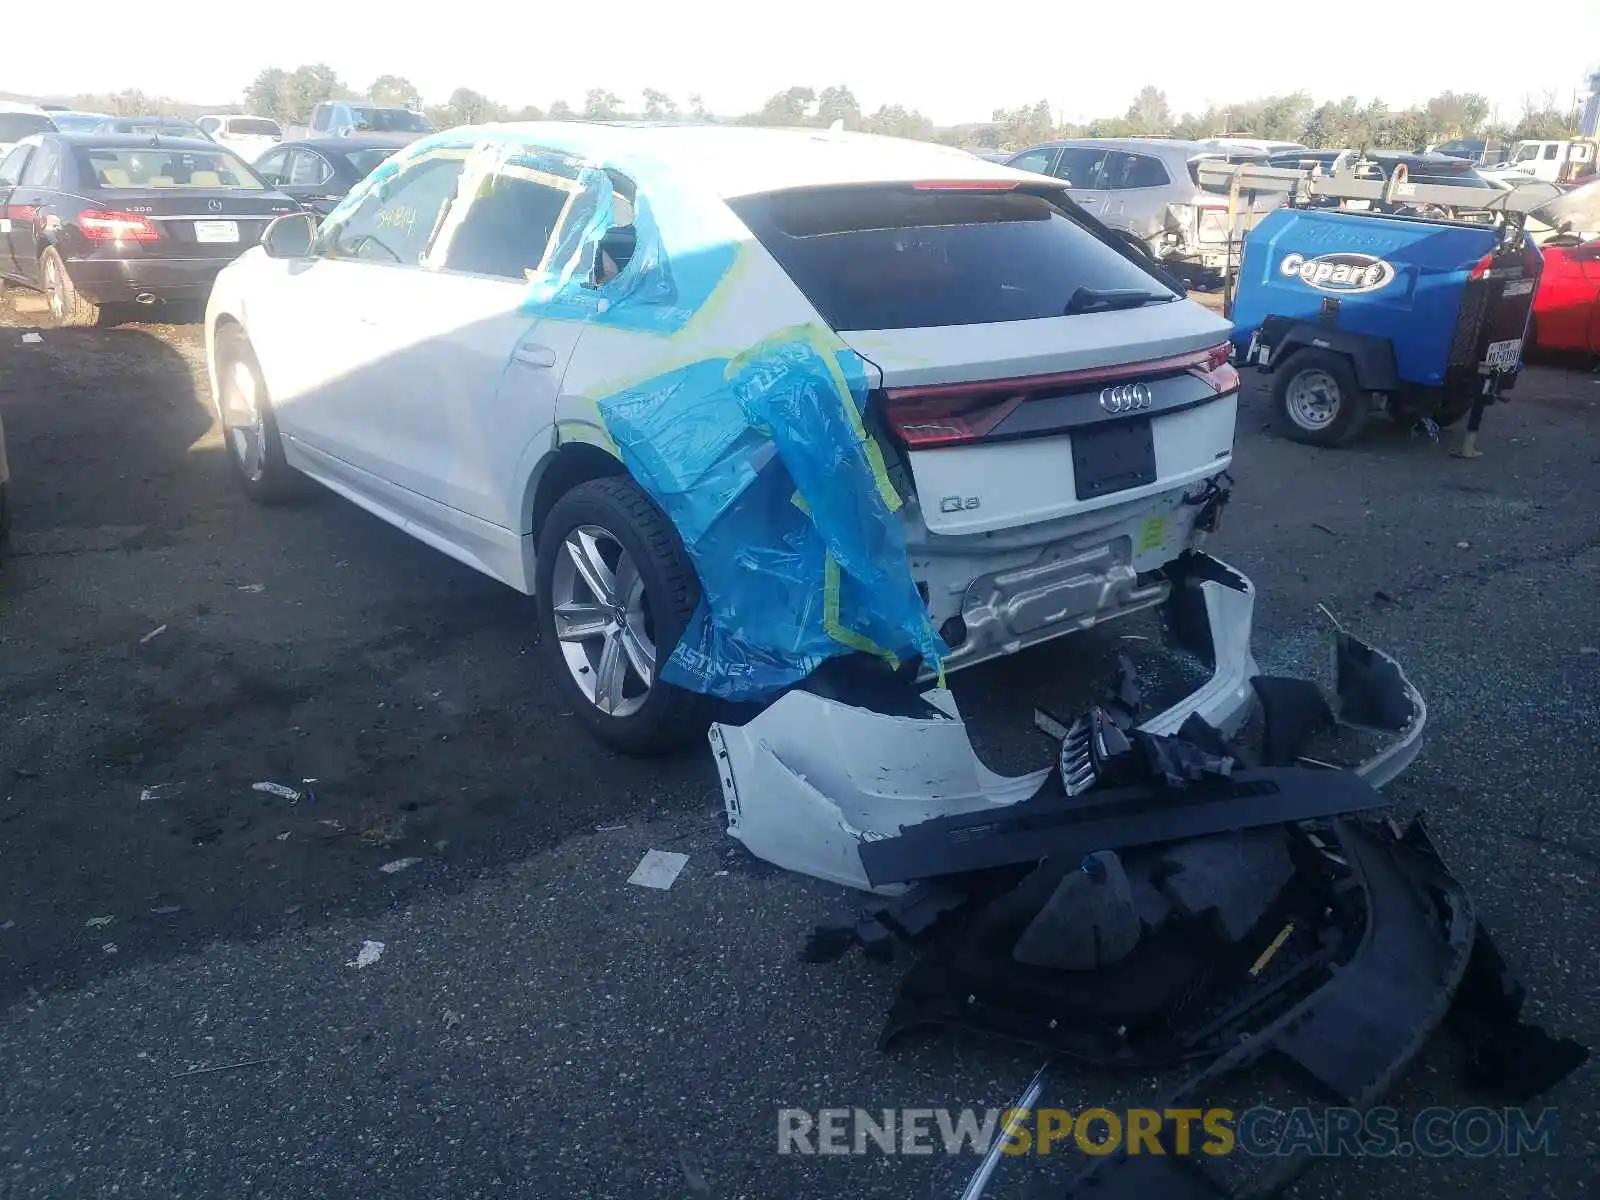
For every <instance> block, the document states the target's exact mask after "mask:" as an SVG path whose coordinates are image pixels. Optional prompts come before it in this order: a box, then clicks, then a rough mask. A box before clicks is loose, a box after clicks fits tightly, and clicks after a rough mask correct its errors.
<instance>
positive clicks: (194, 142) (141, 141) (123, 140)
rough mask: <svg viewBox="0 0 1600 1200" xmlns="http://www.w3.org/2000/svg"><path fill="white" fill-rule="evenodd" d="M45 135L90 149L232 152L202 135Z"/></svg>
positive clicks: (64, 133) (65, 133) (70, 144)
mask: <svg viewBox="0 0 1600 1200" xmlns="http://www.w3.org/2000/svg"><path fill="white" fill-rule="evenodd" d="M47 136H51V137H57V138H60V139H61V140H62V141H63V142H66V143H67V144H68V145H69V146H85V147H87V148H89V149H91V150H139V149H144V150H204V151H206V152H208V153H211V154H216V153H218V152H221V153H224V154H231V153H233V152H232V151H231V150H229V149H228V148H227V147H226V146H219V145H217V143H216V142H213V141H212V140H211V139H210V138H204V137H197V138H193V137H163V136H160V135H152V134H148V133H67V132H65V131H63V132H60V133H55V134H50V135H47Z"/></svg>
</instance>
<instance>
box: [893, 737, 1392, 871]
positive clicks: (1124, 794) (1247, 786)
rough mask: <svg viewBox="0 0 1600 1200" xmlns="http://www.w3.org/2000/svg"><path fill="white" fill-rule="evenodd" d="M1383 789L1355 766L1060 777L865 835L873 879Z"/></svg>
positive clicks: (1194, 830)
mask: <svg viewBox="0 0 1600 1200" xmlns="http://www.w3.org/2000/svg"><path fill="white" fill-rule="evenodd" d="M1387 803H1388V801H1386V800H1385V799H1384V798H1383V796H1382V795H1381V794H1379V792H1378V791H1377V789H1376V788H1374V787H1372V786H1370V785H1369V784H1367V783H1366V782H1365V781H1364V780H1362V779H1361V777H1360V776H1358V775H1355V774H1353V773H1352V772H1349V771H1332V770H1318V769H1310V768H1304V767H1279V768H1261V769H1258V770H1246V771H1238V772H1235V773H1234V774H1233V775H1231V776H1229V777H1228V778H1227V779H1220V780H1216V781H1214V782H1207V783H1205V784H1196V785H1193V786H1190V787H1187V788H1182V789H1174V788H1165V787H1161V786H1159V785H1156V784H1150V785H1143V786H1138V787H1126V788H1115V789H1110V790H1107V791H1096V792H1092V793H1090V794H1089V795H1086V796H1080V797H1076V798H1073V797H1069V796H1066V795H1064V794H1062V792H1061V787H1060V783H1059V781H1052V782H1051V783H1047V784H1046V786H1045V789H1044V793H1043V794H1041V795H1039V796H1035V797H1034V798H1033V799H1031V800H1025V801H1023V802H1022V803H1020V804H1014V805H1010V806H1008V807H1007V808H1006V810H1005V811H1004V812H1003V813H1000V814H995V813H992V812H979V813H962V814H959V815H957V816H952V817H938V818H935V819H934V820H932V821H924V822H922V823H921V824H920V825H913V826H911V827H910V828H909V829H906V830H904V831H902V832H901V834H900V836H899V837H895V838H885V839H883V840H881V841H872V842H863V843H862V845H861V865H862V867H863V869H864V870H865V871H866V875H867V879H868V880H869V881H870V882H871V883H872V885H873V886H874V887H881V886H882V885H884V884H887V883H905V882H909V881H911V880H916V879H929V878H933V877H935V876H939V875H953V874H956V873H959V872H962V871H977V870H983V869H985V868H988V867H999V866H1006V865H1008V864H1011V863H1023V862H1037V861H1038V860H1039V859H1041V858H1047V857H1081V856H1083V855H1085V854H1089V853H1092V852H1093V851H1095V850H1106V849H1117V850H1123V849H1129V848H1132V847H1135V846H1149V845H1154V844H1155V843H1157V842H1176V841H1182V840H1184V839H1187V838H1196V837H1203V836H1205V835H1206V834H1211V833H1223V832H1227V831H1229V830H1236V829H1254V828H1258V827H1260V826H1265V825H1282V824H1285V823H1288V822H1291V821H1307V820H1313V819H1315V818H1319V817H1331V816H1336V815H1339V814H1343V813H1357V812H1365V811H1368V810H1370V809H1374V808H1381V807H1383V806H1384V805H1385V804H1387Z"/></svg>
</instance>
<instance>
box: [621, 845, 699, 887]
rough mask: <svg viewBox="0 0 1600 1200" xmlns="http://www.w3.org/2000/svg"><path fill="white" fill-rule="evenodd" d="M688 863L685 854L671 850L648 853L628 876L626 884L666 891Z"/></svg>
mask: <svg viewBox="0 0 1600 1200" xmlns="http://www.w3.org/2000/svg"><path fill="white" fill-rule="evenodd" d="M688 861H689V856H688V855H687V854H678V853H675V852H674V851H671V850H651V851H648V852H647V853H646V854H645V856H644V857H643V858H641V859H640V860H639V865H638V866H637V867H635V868H634V869H633V874H632V875H629V876H628V882H629V883H636V884H638V885H639V886H640V887H647V888H658V889H659V890H661V891H666V890H667V889H668V888H670V887H671V886H672V885H673V884H674V883H675V882H676V881H677V878H678V873H679V872H680V871H682V870H683V865H684V864H685V863H686V862H688Z"/></svg>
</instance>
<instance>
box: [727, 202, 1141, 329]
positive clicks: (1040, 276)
mask: <svg viewBox="0 0 1600 1200" xmlns="http://www.w3.org/2000/svg"><path fill="white" fill-rule="evenodd" d="M730 206H731V207H732V208H733V210H734V212H736V213H737V214H738V215H739V218H740V219H741V220H742V221H744V223H745V224H746V225H748V226H749V227H750V230H751V232H753V233H754V234H755V235H756V237H757V238H758V239H759V240H760V242H761V244H762V245H763V246H764V247H766V249H767V251H768V252H769V253H770V254H771V255H772V256H773V258H775V259H776V260H777V261H778V264H779V265H780V266H781V267H782V268H783V269H784V271H785V272H787V273H788V275H789V277H790V278H791V279H793V280H794V282H795V284H796V286H798V287H799V289H800V290H801V291H802V292H803V293H804V294H805V296H806V298H807V299H808V300H810V301H811V304H812V306H813V307H814V308H816V310H817V312H818V313H820V314H821V315H822V318H823V319H824V320H825V321H827V322H828V324H829V325H831V326H833V328H835V329H839V330H851V329H911V328H923V327H930V326H938V325H978V324H985V323H988V322H994V321H1027V320H1032V319H1036V318H1040V317H1056V316H1060V315H1062V312H1063V310H1064V309H1065V308H1066V306H1067V303H1068V301H1069V300H1071V298H1072V295H1073V293H1074V292H1075V291H1076V290H1077V289H1078V288H1080V287H1089V288H1093V289H1096V290H1101V289H1106V290H1125V289H1138V290H1140V291H1147V292H1158V293H1161V294H1166V292H1167V290H1168V289H1166V288H1165V287H1164V286H1163V285H1162V284H1161V283H1160V282H1159V281H1158V280H1157V279H1156V278H1155V277H1153V276H1152V275H1150V274H1149V273H1148V272H1146V271H1144V270H1142V269H1140V268H1139V267H1137V266H1135V265H1134V264H1133V263H1132V262H1130V261H1129V260H1128V259H1127V258H1125V257H1124V256H1123V255H1122V254H1121V253H1119V252H1118V251H1116V250H1114V249H1112V248H1111V247H1110V246H1108V245H1107V244H1105V243H1104V242H1102V241H1101V240H1100V239H1099V238H1098V237H1096V236H1095V235H1094V234H1092V233H1090V232H1089V231H1088V230H1087V229H1085V228H1084V227H1083V226H1081V225H1079V224H1078V223H1077V222H1076V221H1074V220H1073V219H1072V218H1071V217H1069V216H1068V215H1067V214H1066V211H1065V210H1064V209H1063V208H1061V207H1058V206H1057V205H1055V204H1053V203H1051V202H1050V201H1049V200H1047V199H1045V198H1044V197H1043V196H1040V195H1036V194H1033V193H1030V192H1020V191H1007V192H979V191H963V190H958V189H948V190H938V189H928V190H923V189H917V188H913V187H911V186H910V185H905V184H901V185H887V186H881V187H853V188H816V189H807V190H803V191H793V192H775V193H770V194H768V195H763V196H746V197H744V198H742V199H738V200H734V201H731V202H730Z"/></svg>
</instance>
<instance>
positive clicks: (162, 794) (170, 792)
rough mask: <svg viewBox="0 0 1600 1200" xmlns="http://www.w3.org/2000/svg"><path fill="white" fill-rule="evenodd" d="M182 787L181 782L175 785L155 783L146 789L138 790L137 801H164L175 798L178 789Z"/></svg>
mask: <svg viewBox="0 0 1600 1200" xmlns="http://www.w3.org/2000/svg"><path fill="white" fill-rule="evenodd" d="M183 786H184V785H183V782H182V781H181V780H180V781H179V782H177V783H155V784H151V785H150V786H149V787H147V788H141V789H140V791H139V799H141V800H165V799H167V798H168V797H171V796H176V795H177V794H178V790H179V789H180V788H182V787H183Z"/></svg>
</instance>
